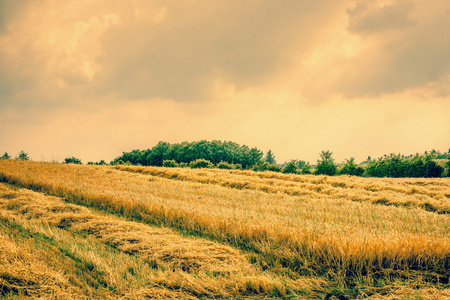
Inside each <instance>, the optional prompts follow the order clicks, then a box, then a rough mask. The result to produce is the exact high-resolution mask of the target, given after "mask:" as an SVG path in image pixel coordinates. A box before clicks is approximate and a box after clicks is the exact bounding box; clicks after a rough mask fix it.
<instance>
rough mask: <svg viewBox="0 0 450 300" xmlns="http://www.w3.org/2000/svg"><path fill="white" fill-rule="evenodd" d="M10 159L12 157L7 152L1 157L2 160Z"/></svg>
mask: <svg viewBox="0 0 450 300" xmlns="http://www.w3.org/2000/svg"><path fill="white" fill-rule="evenodd" d="M10 158H11V156H10V155H9V154H8V153H7V152H5V154H3V156H2V157H0V159H10Z"/></svg>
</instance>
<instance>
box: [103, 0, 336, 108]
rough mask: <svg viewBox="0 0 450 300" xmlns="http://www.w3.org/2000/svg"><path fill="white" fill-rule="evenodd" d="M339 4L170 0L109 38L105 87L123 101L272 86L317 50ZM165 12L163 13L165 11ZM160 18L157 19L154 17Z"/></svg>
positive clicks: (183, 97) (186, 97)
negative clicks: (219, 87)
mask: <svg viewBox="0 0 450 300" xmlns="http://www.w3.org/2000/svg"><path fill="white" fill-rule="evenodd" d="M335 6H336V4H328V5H324V1H288V2H285V3H283V5H279V4H278V3H276V2H272V1H250V2H246V3H242V2H241V1H213V2H212V1H195V2H189V4H187V3H185V2H183V1H167V2H163V4H162V6H161V7H155V8H154V10H153V11H149V12H148V14H150V15H149V16H147V15H146V14H144V13H141V14H140V15H139V16H138V17H134V18H132V19H123V20H122V21H121V22H120V23H119V24H117V25H116V26H114V27H113V28H111V29H110V30H108V32H106V33H105V35H104V36H103V37H102V47H103V50H104V51H103V54H102V57H101V58H100V64H101V65H103V66H104V71H105V72H104V76H103V77H102V78H101V80H103V86H104V88H105V89H108V88H114V89H115V91H116V92H118V93H120V94H121V95H123V97H124V98H132V99H139V98H149V97H150V98H151V97H157V98H172V99H175V100H178V101H191V100H203V99H208V97H211V96H212V95H211V94H210V92H211V90H210V87H211V86H212V84H214V82H215V80H222V81H226V82H228V83H231V84H233V85H235V87H236V88H238V89H244V88H248V87H253V86H264V85H266V84H270V81H271V80H272V79H273V77H274V75H275V76H276V75H277V74H278V73H279V72H283V71H284V69H287V68H289V67H290V63H291V60H292V59H293V58H294V57H295V56H296V55H299V54H301V53H302V52H303V51H305V49H308V47H310V43H311V39H312V37H314V31H316V30H320V26H321V25H322V24H321V23H322V22H324V21H325V20H326V16H327V15H328V14H330V13H333V7H335ZM161 12H164V13H163V14H162V13H161ZM155 14H156V15H157V16H161V15H163V16H161V17H160V18H158V19H157V21H155V17H154V15H155Z"/></svg>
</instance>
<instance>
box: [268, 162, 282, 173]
mask: <svg viewBox="0 0 450 300" xmlns="http://www.w3.org/2000/svg"><path fill="white" fill-rule="evenodd" d="M267 171H272V172H281V167H280V166H278V165H275V164H269V165H268V166H267Z"/></svg>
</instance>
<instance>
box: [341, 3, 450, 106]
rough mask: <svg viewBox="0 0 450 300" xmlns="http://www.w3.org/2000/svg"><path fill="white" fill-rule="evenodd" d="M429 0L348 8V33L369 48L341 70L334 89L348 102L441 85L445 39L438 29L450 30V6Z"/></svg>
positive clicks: (449, 47)
mask: <svg viewBox="0 0 450 300" xmlns="http://www.w3.org/2000/svg"><path fill="white" fill-rule="evenodd" d="M432 2H433V4H432V3H430V2H426V3H425V2H422V1H415V2H411V1H409V2H405V1H396V2H393V3H392V4H390V5H385V6H382V7H379V8H375V9H370V7H368V6H367V5H357V6H356V7H355V8H353V9H350V10H348V20H349V21H348V23H349V27H348V28H349V31H350V32H351V33H354V34H357V35H358V36H359V38H360V39H361V40H362V41H365V42H366V43H367V45H368V46H367V47H366V48H365V49H363V50H362V51H361V52H360V53H359V55H357V56H355V57H352V58H351V59H348V60H347V61H346V63H345V65H343V66H342V73H341V74H342V75H343V76H342V78H343V79H341V80H337V81H336V82H335V89H336V90H337V91H338V92H341V93H343V94H344V95H345V96H347V97H352V98H355V97H366V96H370V97H377V96H380V95H383V94H395V93H398V92H403V91H407V90H414V89H418V88H424V87H426V86H431V85H436V84H437V83H439V82H443V81H445V78H446V77H447V76H448V75H449V74H450V57H449V56H448V53H450V39H448V36H447V35H446V34H445V32H443V31H442V30H443V28H449V27H450V4H449V2H448V1H440V0H435V1H432ZM363 3H366V2H363ZM441 90H443V91H444V90H445V88H443V89H441ZM447 95H448V94H447Z"/></svg>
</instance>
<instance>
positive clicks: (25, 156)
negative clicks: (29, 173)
mask: <svg viewBox="0 0 450 300" xmlns="http://www.w3.org/2000/svg"><path fill="white" fill-rule="evenodd" d="M17 159H18V160H30V158H29V157H28V154H27V153H25V152H23V150H22V151H20V152H19V155H18V156H17Z"/></svg>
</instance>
